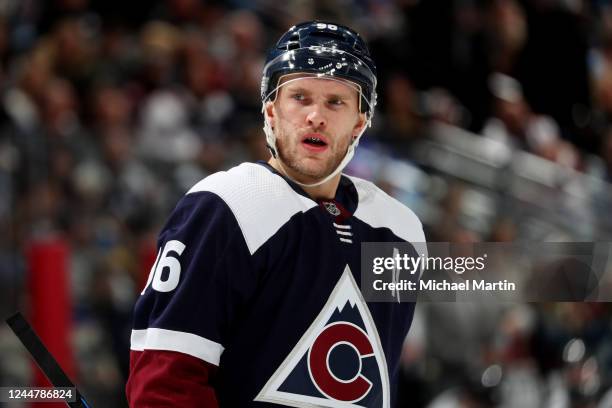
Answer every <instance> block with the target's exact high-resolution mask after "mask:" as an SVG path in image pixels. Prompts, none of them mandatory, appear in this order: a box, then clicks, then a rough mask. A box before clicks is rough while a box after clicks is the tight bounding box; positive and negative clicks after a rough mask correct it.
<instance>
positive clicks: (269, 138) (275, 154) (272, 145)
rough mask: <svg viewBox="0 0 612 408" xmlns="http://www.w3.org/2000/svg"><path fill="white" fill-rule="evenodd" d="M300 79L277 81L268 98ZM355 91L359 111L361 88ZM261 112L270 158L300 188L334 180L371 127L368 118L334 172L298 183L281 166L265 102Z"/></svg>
mask: <svg viewBox="0 0 612 408" xmlns="http://www.w3.org/2000/svg"><path fill="white" fill-rule="evenodd" d="M319 77H320V76H319ZM300 79H302V78H295V79H290V80H289V81H286V82H284V83H281V81H280V80H279V85H278V86H277V87H276V88H274V90H273V91H272V92H270V94H269V95H268V97H269V96H270V95H272V94H274V93H275V92H277V91H278V89H279V88H280V87H281V86H283V85H286V84H288V83H290V82H293V81H298V80H300ZM323 79H327V80H332V81H338V82H342V83H343V84H345V85H348V84H347V82H346V81H342V80H338V79H336V78H329V77H323ZM351 85H352V84H351ZM351 85H349V86H351ZM355 89H357V91H358V92H359V97H358V98H359V106H360V107H359V109H360V110H361V99H362V98H361V88H360V87H357V86H356V85H355ZM268 97H266V99H267V98H268ZM261 111H262V113H263V115H264V126H263V131H264V133H265V135H266V143H267V145H268V148H269V149H270V152H271V153H272V157H274V158H275V159H276V160H277V162H278V164H279V166H280V167H281V169H282V171H283V173H284V175H285V177H287V178H289V179H290V180H291V181H293V182H294V183H296V184H298V185H300V186H302V187H317V186H320V185H321V184H325V183H327V182H328V181H329V180H331V179H332V178H334V177H335V176H336V175H337V174H338V173H340V172H341V171H342V170H343V169H344V168H345V167H346V166H347V164H349V162H350V161H351V159H352V158H353V156H354V155H355V148H356V147H357V145H358V144H359V139H360V138H361V135H363V132H365V130H366V129H367V128H368V127H370V126H371V125H372V122H371V118H370V117H368V118H367V121H366V123H365V124H364V126H363V128H362V129H361V131H360V132H359V134H358V135H357V136H355V137H354V138H353V140H352V141H351V143H350V144H349V146H348V148H347V149H346V154H345V155H344V158H343V159H342V161H341V162H340V163H339V164H338V166H337V167H336V169H335V170H334V171H332V172H331V173H330V174H328V175H327V176H326V177H324V178H322V179H321V180H319V181H317V182H315V183H301V182H299V181H297V180H295V179H294V178H292V177H290V176H289V173H288V172H287V170H286V168H285V166H284V165H283V161H282V159H281V158H280V155H279V154H278V148H277V147H276V135H275V134H274V129H272V125H270V121H269V120H268V116H267V115H266V102H265V101H264V102H263V104H262V108H261Z"/></svg>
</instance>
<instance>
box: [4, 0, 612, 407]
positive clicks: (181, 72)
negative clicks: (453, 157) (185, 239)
mask: <svg viewBox="0 0 612 408" xmlns="http://www.w3.org/2000/svg"><path fill="white" fill-rule="evenodd" d="M310 19H321V20H330V21H334V22H339V23H343V24H346V25H349V26H351V27H353V28H355V29H356V30H357V31H359V32H360V33H362V35H363V36H364V37H365V38H366V40H367V41H368V43H369V44H370V48H371V51H372V53H373V55H374V60H375V61H376V63H377V66H378V71H379V72H378V78H379V87H378V92H379V99H378V100H379V104H378V106H377V112H376V115H375V117H374V126H373V127H372V128H371V129H370V130H368V132H366V135H365V138H364V139H363V141H362V145H363V150H362V155H361V156H360V155H357V157H356V159H355V161H354V163H353V164H352V167H351V171H353V172H354V173H355V174H360V175H367V176H370V178H372V179H374V180H375V181H377V182H378V183H379V184H380V185H381V186H382V187H384V188H385V189H387V190H388V191H389V192H390V193H392V194H394V195H396V196H397V197H398V198H399V199H401V200H402V201H404V202H406V203H407V204H408V205H411V204H414V206H415V207H416V208H415V211H417V213H419V215H420V216H421V217H422V218H423V219H424V220H425V226H426V230H427V234H426V235H427V236H428V239H430V240H439V241H458V242H474V241H478V240H494V241H512V240H515V239H521V238H523V239H524V238H525V237H526V236H529V235H528V234H527V235H524V234H521V232H520V231H522V230H525V229H529V228H532V227H531V226H530V225H524V224H526V222H525V221H524V218H521V215H520V214H519V215H517V214H516V213H512V212H511V211H510V209H509V208H508V207H509V205H508V201H507V200H501V201H502V202H500V200H489V201H487V199H486V197H487V194H489V193H491V192H492V191H493V192H494V193H499V190H501V189H503V188H504V185H503V183H501V184H498V185H497V187H495V188H491V187H490V186H489V187H487V191H488V193H487V194H484V193H483V188H482V186H480V187H478V188H473V184H475V183H474V182H473V181H470V180H466V179H463V180H459V179H457V177H453V176H456V174H455V175H453V174H445V175H443V176H442V175H441V173H443V171H441V168H443V166H442V162H441V159H435V158H434V159H433V162H434V163H433V164H432V162H425V161H424V159H423V156H422V155H420V154H419V153H420V152H423V150H422V148H423V146H428V143H431V142H432V141H436V143H438V144H440V143H441V142H440V140H443V139H440V138H439V137H438V136H439V135H438V133H439V132H438V130H439V129H441V128H442V129H445V132H446V133H447V134H448V133H449V132H450V135H451V138H452V139H453V140H459V139H460V138H461V137H462V136H465V135H468V136H467V137H468V139H469V140H471V141H472V142H473V143H476V144H477V145H479V146H482V145H484V144H485V143H493V144H492V146H497V148H495V149H494V152H493V153H494V154H493V155H494V156H495V157H498V156H499V155H500V153H499V152H501V151H505V152H510V153H509V154H508V157H510V158H511V159H509V160H510V161H511V160H513V159H512V158H514V157H519V156H520V155H521V154H529V157H535V158H537V160H540V159H541V160H542V161H544V162H546V163H552V164H554V165H555V166H556V167H554V169H568V171H571V172H572V174H578V175H580V177H588V178H589V180H591V179H595V180H598V181H600V182H601V183H603V184H601V185H602V186H603V187H602V188H600V190H602V189H603V191H604V192H607V193H609V192H610V191H609V185H608V184H607V182H612V4H610V3H609V2H607V1H603V0H590V1H587V0H486V1H485V0H435V1H424V0H421V1H419V0H337V1H311V2H306V1H298V0H288V1H284V2H275V1H271V0H257V1H244V0H227V1H201V0H156V1H155V0H151V1H145V0H133V1H118V0H106V1H105V0H47V1H43V0H3V1H0V227H1V231H2V234H0V261H1V262H0V291H1V296H0V311H1V312H2V313H1V314H2V315H5V314H8V313H9V312H11V311H12V310H14V309H16V308H19V307H22V306H23V305H24V304H26V303H27V301H28V299H27V290H26V289H25V288H26V287H27V283H26V280H27V276H28V274H27V271H28V259H27V257H26V256H25V250H26V248H27V247H28V245H29V243H31V242H32V241H35V240H37V239H41V237H42V238H44V237H49V236H61V237H62V239H64V240H65V241H66V242H67V243H68V245H69V248H70V259H69V261H70V263H69V266H70V268H69V270H70V281H71V288H70V290H71V297H72V299H73V301H72V303H73V305H74V306H73V308H74V312H73V317H72V320H73V321H74V322H75V323H74V335H73V336H72V337H73V338H72V339H71V341H72V344H73V345H74V353H75V355H76V356H77V364H78V367H77V370H78V377H77V378H78V382H79V384H81V385H82V386H83V390H84V393H85V394H86V395H88V396H89V398H90V400H91V402H92V403H94V406H123V405H124V404H125V401H124V397H123V385H124V383H125V380H126V375H127V365H128V348H129V331H130V324H131V322H130V313H131V308H132V305H133V303H134V301H135V299H136V297H137V296H138V294H139V292H140V288H142V286H143V284H144V282H145V281H146V277H147V274H148V272H149V267H150V265H151V264H152V262H153V261H154V257H155V254H156V248H155V245H156V242H155V240H156V233H157V231H158V230H159V229H160V227H161V225H162V224H163V222H164V219H165V217H166V216H167V215H168V214H169V212H170V211H171V209H172V208H173V206H174V205H175V203H176V202H177V200H178V199H179V198H180V196H181V195H183V194H184V192H185V191H186V190H187V189H189V188H190V187H191V186H192V185H193V184H194V183H195V182H197V181H198V180H200V179H201V178H203V177H205V176H206V175H208V174H211V173H213V172H216V171H219V170H224V169H227V168H228V167H231V166H232V165H234V164H237V163H240V162H243V161H255V160H261V159H267V157H268V153H267V150H266V147H265V142H264V137H263V132H262V131H261V127H262V124H263V123H262V118H261V113H260V110H261V104H260V96H259V89H260V79H261V71H262V67H263V61H264V60H265V51H266V48H267V47H269V46H270V45H271V44H273V42H274V41H275V40H276V39H277V38H278V37H279V35H280V34H281V33H282V32H284V31H286V29H287V28H288V27H290V26H291V25H293V24H295V23H297V22H299V21H304V20H310ZM472 142H470V143H472ZM442 144H444V143H442ZM487 146H489V145H487ZM471 151H474V150H473V149H471ZM364 152H365V153H364ZM372 154H373V155H375V156H376V160H374V161H372V160H369V158H371V155H372ZM520 157H523V156H520ZM390 160H392V161H393V162H394V163H399V164H398V165H397V166H396V167H394V169H395V170H392V171H390V170H389V169H383V168H382V166H378V167H376V166H375V163H380V162H385V163H388V162H389V161H390ZM436 160H437V162H436ZM470 160H471V159H470ZM472 161H474V162H477V161H478V160H477V158H476V160H472ZM437 165H439V166H442V167H439V166H438V167H437ZM511 165H512V163H510V162H508V161H506V162H505V164H504V166H511ZM519 167H521V166H519ZM504 168H505V167H504ZM539 168H540V167H538V169H539ZM538 171H539V170H538ZM538 171H536V172H538ZM555 171H556V170H555ZM447 173H448V171H447ZM415 174H417V175H419V177H418V180H421V184H423V183H424V182H423V180H427V183H426V187H422V186H421V187H419V188H417V187H415V185H416V184H419V183H418V182H416V181H415V180H416V179H415V178H414V177H413V176H414V175H415ZM580 180H583V179H582V178H581V179H580ZM411 183H412V184H411ZM402 186H403V188H402ZM441 186H442V187H441ZM413 187H414V191H412V189H413ZM423 189H426V190H427V191H428V193H427V194H420V195H419V197H420V198H419V199H420V201H419V199H417V198H415V194H416V193H418V192H419V191H421V193H422V190H423ZM579 191H584V190H579ZM562 193H563V194H565V191H563V192H562ZM555 197H556V196H555ZM564 197H565V196H564ZM554 201H555V202H554V203H553V202H547V201H546V200H542V197H541V196H540V202H539V205H540V209H539V211H543V212H546V210H547V207H548V206H549V205H550V206H552V205H555V204H557V200H556V199H555V200H554ZM465 202H470V203H471V206H472V207H474V206H475V205H476V204H477V203H480V204H481V206H484V207H486V208H485V210H486V211H485V210H483V211H484V212H485V213H486V214H488V216H489V217H490V218H491V219H492V221H491V223H489V224H487V225H486V226H482V225H476V226H475V224H474V223H473V222H472V223H470V222H469V217H468V221H467V222H466V221H465V220H464V219H465V218H466V217H465V211H467V210H466V209H465V208H463V209H462V208H461V206H462V205H463V204H462V203H464V204H465ZM483 202H489V203H490V204H486V203H485V204H482V203H483ZM604 202H605V203H607V201H604ZM610 203H612V201H610ZM432 208H436V209H437V210H436V211H432V210H431V209H432ZM468 210H469V209H468ZM538 214H539V213H538ZM572 214H575V212H573V213H572ZM602 215H603V217H607V218H609V215H610V207H606V206H605V205H604V206H603V208H599V209H598V210H597V211H596V212H595V213H594V215H592V216H591V221H590V222H591V223H592V224H597V223H598V217H600V218H601V217H602ZM462 217H463V218H462ZM473 218H474V217H473ZM477 218H479V219H480V218H481V217H477ZM531 218H532V219H537V218H538V216H537V214H536V215H535V216H534V215H533V214H531ZM565 218H567V217H565ZM589 231H591V230H589ZM589 234H590V235H589ZM531 236H533V235H531ZM576 236H580V237H582V238H585V237H586V238H587V239H595V238H597V239H603V240H605V239H606V236H605V235H603V234H602V233H599V234H597V235H593V233H592V232H588V233H587V235H584V234H582V235H580V234H578V235H572V233H571V231H570V232H569V233H568V234H567V235H565V236H564V238H565V239H572V238H575V237H576ZM589 237H590V238H589ZM548 238H550V236H548ZM607 240H608V241H609V240H610V239H609V236H607ZM611 324H612V316H611V314H610V307H609V306H608V305H607V304H543V305H518V306H514V307H500V308H488V309H487V310H482V309H481V308H474V306H473V305H472V306H470V305H461V307H456V306H455V305H443V304H441V305H419V307H418V312H417V316H416V317H415V324H414V327H413V329H412V334H411V336H410V337H409V339H408V340H407V342H406V350H405V351H406V353H405V356H404V362H405V370H404V372H403V374H402V375H403V379H402V381H403V386H402V390H403V391H402V393H401V395H400V400H401V403H402V404H403V405H401V406H410V407H421V406H422V407H425V406H427V405H428V404H431V405H430V406H431V407H432V408H438V407H488V406H503V407H545V406H546V407H561V408H562V407H596V406H597V407H602V408H603V407H611V406H612V402H608V404H609V405H596V404H597V401H603V400H605V399H606V396H605V392H606V390H607V388H609V387H610V386H612V373H611V372H610V370H612V348H611V347H610V344H612V342H611V341H610V340H612V339H611V336H612V329H611V327H610V325H611ZM7 336H8V334H7V332H5V331H2V330H0V354H2V355H3V356H4V355H5V353H6V351H7V350H14V347H15V346H14V344H13V343H11V341H10V340H8V337H7ZM449 339H453V340H452V344H449V343H448V341H449ZM25 358H26V357H24V359H25ZM22 360H23V359H22ZM3 361H4V362H3V363H0V382H1V383H2V384H1V385H14V384H15V383H17V382H18V381H22V379H23V377H24V376H28V375H29V374H28V370H27V369H24V368H23V367H24V363H23V361H21V363H19V361H15V358H10V359H9V358H7V359H5V360H4V357H3ZM20 364H21V365H20ZM609 399H612V397H608V400H609ZM436 404H437V405H436ZM444 404H446V405H444ZM564 404H565V405H564ZM602 404H604V403H602Z"/></svg>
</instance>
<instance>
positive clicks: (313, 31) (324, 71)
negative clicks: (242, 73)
mask: <svg viewBox="0 0 612 408" xmlns="http://www.w3.org/2000/svg"><path fill="white" fill-rule="evenodd" d="M302 72H304V73H310V74H316V75H317V76H321V77H324V76H327V77H336V78H341V79H345V80H348V81H351V82H353V83H355V84H357V85H358V86H359V88H360V94H361V100H360V110H361V112H363V113H366V114H367V117H368V119H371V118H372V116H373V114H374V106H375V105H376V66H375V65H374V61H372V58H371V57H370V52H369V50H368V48H367V46H366V44H365V42H364V41H363V39H362V38H361V37H360V36H359V34H358V33H356V32H355V31H353V30H351V29H350V28H348V27H345V26H342V25H339V24H332V23H324V22H318V21H309V22H305V23H300V24H298V25H295V26H293V27H291V28H290V29H289V31H287V32H286V33H285V34H283V35H282V37H281V38H280V39H279V40H278V42H277V43H276V44H275V45H274V47H272V49H270V51H269V52H268V56H267V58H266V64H265V66H264V69H263V78H262V80H261V99H262V102H264V103H265V102H267V101H269V100H274V98H275V97H276V90H277V88H278V81H279V79H280V78H281V77H282V76H284V75H287V74H291V73H302Z"/></svg>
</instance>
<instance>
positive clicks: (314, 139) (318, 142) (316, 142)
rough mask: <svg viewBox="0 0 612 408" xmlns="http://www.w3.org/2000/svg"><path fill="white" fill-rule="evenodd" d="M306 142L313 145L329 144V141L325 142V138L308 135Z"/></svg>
mask: <svg viewBox="0 0 612 408" xmlns="http://www.w3.org/2000/svg"><path fill="white" fill-rule="evenodd" d="M304 143H306V144H309V145H313V146H327V143H325V142H324V141H323V140H321V139H319V138H318V137H307V138H306V139H304Z"/></svg>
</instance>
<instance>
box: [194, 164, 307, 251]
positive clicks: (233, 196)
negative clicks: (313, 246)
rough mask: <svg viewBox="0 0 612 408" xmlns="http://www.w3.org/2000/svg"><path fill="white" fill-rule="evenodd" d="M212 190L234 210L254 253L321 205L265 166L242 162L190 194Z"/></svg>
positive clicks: (220, 173) (250, 249) (214, 176)
mask: <svg viewBox="0 0 612 408" xmlns="http://www.w3.org/2000/svg"><path fill="white" fill-rule="evenodd" d="M200 191H210V192H211V193H214V194H216V195H218V196H219V197H220V198H221V199H222V200H223V201H225V203H226V204H227V206H228V207H229V208H230V210H231V211H232V213H233V214H234V217H236V221H237V222H238V225H239V226H240V229H241V230H242V234H243V236H244V240H245V241H246V243H247V246H248V248H249V251H250V253H251V254H253V253H255V251H257V249H258V248H259V247H260V246H261V245H263V244H264V243H265V242H266V241H267V240H268V239H270V238H271V237H272V236H273V235H274V234H275V233H276V232H277V231H278V230H279V229H280V228H281V227H282V226H283V225H285V224H286V223H287V221H289V219H290V218H291V217H293V215H295V214H297V213H298V212H306V211H308V210H309V209H310V208H312V207H315V206H316V205H317V204H316V203H315V202H314V201H313V200H310V199H308V198H306V197H304V196H302V195H300V194H297V193H296V192H295V191H293V189H292V188H291V187H290V186H289V184H287V182H286V181H285V180H283V178H282V177H280V176H279V175H277V174H274V173H272V172H271V171H270V170H268V169H267V168H265V167H264V166H262V165H259V164H255V163H242V164H241V165H239V166H236V167H233V168H231V169H230V170H228V171H221V172H218V173H215V174H212V175H210V176H208V177H206V178H205V179H203V180H201V181H200V182H198V183H197V184H196V185H195V186H193V187H192V188H191V190H189V191H188V192H187V194H192V193H197V192H200Z"/></svg>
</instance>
